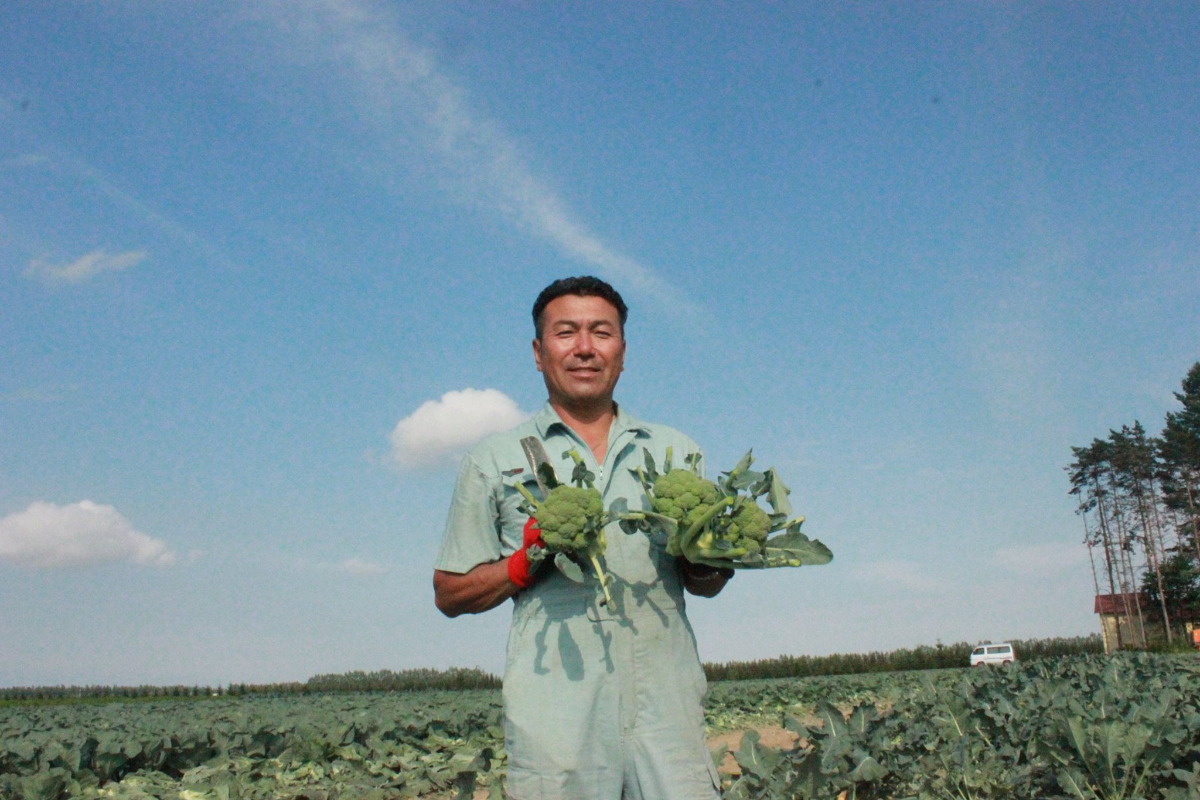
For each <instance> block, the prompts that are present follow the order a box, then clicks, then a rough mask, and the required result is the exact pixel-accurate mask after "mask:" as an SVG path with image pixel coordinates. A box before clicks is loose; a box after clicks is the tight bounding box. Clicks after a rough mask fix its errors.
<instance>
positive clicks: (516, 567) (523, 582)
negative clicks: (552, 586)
mask: <svg viewBox="0 0 1200 800" xmlns="http://www.w3.org/2000/svg"><path fill="white" fill-rule="evenodd" d="M524 534H525V541H524V543H523V544H522V545H521V549H520V550H518V551H517V552H515V553H513V554H512V555H511V556H509V557H508V579H509V580H510V581H512V582H513V583H515V584H516V585H517V586H519V587H521V588H522V589H528V588H529V587H530V586H531V585H533V577H534V573H535V571H536V568H535V567H534V565H533V564H531V563H529V548H530V547H533V546H534V545H535V544H536V545H538V546H540V547H545V546H546V543H545V542H543V541H542V532H541V531H540V530H539V529H538V526H537V520H535V519H534V518H533V517H530V518H529V521H528V522H526V523H525V531H524Z"/></svg>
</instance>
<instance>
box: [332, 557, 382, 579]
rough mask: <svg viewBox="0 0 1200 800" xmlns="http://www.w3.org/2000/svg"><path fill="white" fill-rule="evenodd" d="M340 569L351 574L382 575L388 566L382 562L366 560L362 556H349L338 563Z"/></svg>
mask: <svg viewBox="0 0 1200 800" xmlns="http://www.w3.org/2000/svg"><path fill="white" fill-rule="evenodd" d="M338 569H340V570H341V571H342V572H345V573H347V574H349V575H355V576H364V575H382V574H383V573H385V572H387V567H385V566H383V565H382V564H376V563H374V562H372V561H364V560H363V559H361V558H347V559H346V560H345V561H343V562H342V563H341V564H339V565H338Z"/></svg>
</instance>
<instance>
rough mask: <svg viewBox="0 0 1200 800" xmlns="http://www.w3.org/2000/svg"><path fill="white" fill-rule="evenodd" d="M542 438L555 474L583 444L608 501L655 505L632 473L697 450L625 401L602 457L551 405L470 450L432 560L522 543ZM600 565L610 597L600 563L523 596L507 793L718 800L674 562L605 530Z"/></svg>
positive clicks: (550, 798)
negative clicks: (606, 589)
mask: <svg viewBox="0 0 1200 800" xmlns="http://www.w3.org/2000/svg"><path fill="white" fill-rule="evenodd" d="M526 436H536V437H537V438H539V439H540V440H541V441H542V442H543V444H544V446H545V449H546V453H547V455H548V456H549V458H550V461H551V463H553V465H554V468H555V471H556V472H557V474H558V477H559V480H561V481H563V482H564V483H565V482H568V481H569V480H570V476H571V472H572V470H573V468H574V462H573V461H572V460H571V458H570V457H569V456H566V455H565V453H566V452H567V451H568V450H571V449H574V450H575V451H576V452H578V453H579V454H580V456H582V457H583V459H584V460H585V462H586V463H587V465H588V467H589V468H590V469H591V470H592V472H594V473H595V484H596V488H597V489H598V490H600V492H601V494H602V495H603V496H604V506H605V508H607V507H608V506H609V505H610V504H611V503H612V501H613V500H614V499H616V498H618V497H624V498H626V499H627V501H628V503H629V507H630V508H632V509H641V508H645V507H646V506H647V505H648V503H647V501H646V498H645V493H644V491H643V490H642V487H641V484H640V483H639V482H638V479H637V477H636V476H635V475H634V474H633V473H631V472H630V469H631V468H633V467H637V466H638V465H640V464H643V463H644V455H643V453H642V449H643V448H647V449H649V451H650V452H651V453H652V454H653V456H654V461H655V464H657V465H659V466H660V467H661V465H662V464H663V462H664V459H665V456H666V450H667V448H668V447H671V448H672V454H673V459H674V464H675V465H677V466H681V465H682V464H683V458H684V457H685V456H686V455H688V454H690V453H698V452H699V448H698V446H697V445H696V443H695V442H693V441H692V440H691V439H689V438H688V437H686V436H684V435H683V434H681V433H679V432H678V431H676V430H673V429H671V428H667V427H664V426H661V425H651V424H647V423H645V422H642V421H640V420H637V419H634V418H633V417H631V416H629V415H628V414H626V413H624V412H623V411H622V410H621V409H620V408H619V407H618V408H617V414H616V418H615V419H614V420H613V423H612V427H611V428H610V430H609V435H608V451H607V454H606V455H605V459H604V463H603V464H597V463H596V461H595V458H594V457H593V455H592V452H591V450H590V449H589V448H588V447H587V445H585V444H584V443H583V441H582V440H581V439H580V438H579V437H578V435H577V434H575V432H574V431H572V430H571V429H570V428H569V427H567V426H566V425H565V424H564V423H563V422H562V421H561V420H560V419H559V417H558V414H557V413H555V411H554V409H553V408H551V406H550V405H549V404H548V403H547V404H546V406H545V407H544V408H543V409H542V411H541V412H540V413H538V415H537V416H535V417H534V418H533V419H532V420H530V421H528V422H526V423H524V424H522V425H520V426H518V427H516V428H514V429H513V430H511V431H508V432H506V433H501V434H497V435H495V436H491V437H489V438H488V439H486V440H484V441H483V442H481V443H480V444H479V445H477V446H476V447H475V448H474V449H473V450H472V451H471V452H470V453H469V454H468V455H467V457H466V458H465V459H464V461H463V464H462V468H461V470H460V472H459V476H458V483H457V485H456V487H455V490H454V499H453V501H452V503H451V507H450V515H449V519H448V520H447V522H446V532H445V536H444V538H443V540H442V546H441V550H440V551H439V553H438V557H437V562H436V564H435V567H436V568H437V569H439V570H444V571H447V572H455V573H466V572H469V571H470V570H471V569H472V568H473V567H475V566H477V565H479V564H483V563H488V562H492V561H496V560H498V559H500V558H503V557H505V556H508V555H509V554H511V553H513V552H514V551H515V550H517V549H518V548H519V547H520V546H521V544H522V529H523V527H524V525H525V521H526V520H527V519H528V516H527V515H525V514H522V513H521V512H520V511H519V510H518V506H519V505H520V502H521V497H520V495H519V494H518V492H517V490H516V489H515V488H513V484H514V482H515V481H523V482H524V483H525V485H526V486H527V487H528V488H529V489H530V490H531V491H532V492H533V494H534V495H535V496H537V495H538V494H539V491H538V488H537V482H536V478H535V477H534V475H533V472H532V470H531V469H530V466H529V462H528V461H527V459H526V457H525V454H524V452H523V451H522V449H521V445H520V440H521V439H522V438H524V437H526ZM605 536H606V539H607V549H606V551H605V554H604V558H603V563H604V565H605V567H606V569H607V571H608V573H609V575H610V576H612V584H611V586H610V592H611V594H612V598H613V603H612V607H611V608H610V607H605V606H602V605H600V601H601V600H603V595H602V594H601V592H600V586H599V582H598V581H597V580H596V578H595V577H594V575H593V573H592V570H591V568H590V567H589V568H588V569H586V570H585V576H586V578H585V583H583V584H582V585H581V584H577V583H574V582H572V581H570V580H569V579H567V578H566V577H565V576H563V575H562V574H561V573H560V572H559V571H558V570H557V569H556V568H555V566H554V565H553V563H551V562H550V561H546V562H544V563H543V564H542V566H541V574H539V577H538V580H537V582H535V583H534V584H533V586H531V587H530V588H528V589H525V590H523V591H521V592H520V593H519V594H517V595H516V598H515V600H516V605H515V608H514V610H513V620H512V629H511V631H510V632H509V638H508V656H507V663H506V666H505V670H504V715H505V746H506V749H507V750H508V791H509V794H510V795H511V796H512V797H514V798H518V800H575V799H576V798H581V799H584V798H596V800H618V799H619V798H624V799H625V800H643V798H644V800H659V799H660V798H663V799H666V798H679V799H680V800H685V799H686V800H697V799H698V798H704V800H711V799H712V798H717V797H719V792H718V789H717V787H718V786H719V785H720V784H719V778H718V776H717V772H716V768H715V766H714V765H713V762H712V758H711V756H710V755H709V752H708V748H707V746H706V744H705V739H704V713H703V709H702V706H701V704H702V702H703V699H704V693H705V691H706V684H705V679H704V671H703V669H702V667H701V665H700V659H699V657H698V655H697V652H696V639H695V636H694V634H693V633H692V628H691V625H689V624H688V621H687V617H686V615H685V614H684V599H683V589H682V586H681V584H680V581H679V576H678V572H677V569H676V567H675V563H674V558H673V557H672V556H669V555H667V553H666V552H665V551H664V550H663V548H662V546H661V545H657V544H654V543H652V542H651V540H650V538H649V537H648V536H646V534H644V533H635V534H626V533H624V532H622V531H621V529H620V528H619V527H618V525H617V524H616V523H614V524H612V525H610V526H609V527H608V528H607V529H606V530H605Z"/></svg>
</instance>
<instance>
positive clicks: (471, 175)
mask: <svg viewBox="0 0 1200 800" xmlns="http://www.w3.org/2000/svg"><path fill="white" fill-rule="evenodd" d="M274 19H275V22H276V24H278V25H279V26H280V27H281V28H283V29H284V30H285V31H286V32H287V33H289V34H291V35H292V36H293V37H306V38H318V41H320V39H322V38H323V39H324V41H321V42H320V44H321V45H323V46H324V47H325V48H326V52H328V54H329V59H328V60H329V61H336V62H340V63H341V64H342V65H344V66H345V67H346V72H345V73H344V74H345V75H346V77H347V79H348V84H349V88H350V89H351V92H350V96H352V97H355V98H356V99H357V102H358V103H359V114H360V116H361V117H362V118H363V119H369V120H373V122H374V125H375V127H376V130H377V131H378V132H379V135H380V137H381V143H382V144H383V146H384V147H385V149H388V150H390V151H410V150H411V143H410V142H408V141H407V140H405V139H404V133H403V131H406V130H409V129H410V128H411V125H410V124H409V123H411V122H414V121H415V122H416V123H417V125H418V126H419V128H420V130H421V133H422V135H423V138H424V139H425V146H426V148H427V149H428V150H429V151H430V152H432V153H433V154H434V155H435V156H436V158H437V160H438V162H439V163H440V165H441V168H442V170H443V171H444V172H445V173H446V175H447V176H448V177H451V178H452V179H453V180H455V181H457V182H458V183H459V184H460V185H461V187H462V191H463V193H464V194H463V197H462V198H461V199H462V200H464V201H466V202H468V203H472V204H477V205H481V206H485V207H488V208H490V209H492V210H494V211H497V212H500V213H502V214H504V215H506V216H508V217H509V218H510V219H512V220H513V221H514V222H515V223H516V224H517V225H518V226H519V227H520V228H522V229H524V230H527V231H529V232H530V233H531V234H533V235H534V236H537V237H539V238H541V239H544V240H546V241H547V242H549V243H550V244H551V245H553V246H554V247H556V248H557V249H558V250H559V251H560V252H561V253H563V254H564V255H565V256H567V257H568V258H571V259H573V260H574V261H577V262H579V263H581V264H583V265H585V266H588V267H592V268H594V269H595V271H596V272H597V273H599V274H600V275H602V276H604V277H607V278H610V279H612V280H620V281H622V282H624V283H627V284H629V285H630V286H632V287H633V288H635V289H637V290H640V291H642V292H645V293H647V294H649V295H652V296H655V297H656V298H657V299H659V300H660V302H662V303H663V304H664V306H665V307H667V308H669V309H673V310H676V311H678V312H680V313H681V314H683V315H685V316H686V315H687V314H688V313H689V312H690V311H691V310H693V309H694V304H693V303H692V302H691V301H690V300H688V298H687V297H685V296H684V293H683V292H682V291H681V290H680V289H679V288H677V287H675V286H673V285H671V284H669V283H667V282H666V281H664V280H663V279H662V278H661V277H660V276H659V275H658V274H657V273H656V272H655V271H654V270H652V269H650V268H648V267H646V266H645V265H643V264H641V263H639V262H638V261H636V260H634V259H632V258H629V257H627V256H624V255H621V254H620V253H618V252H616V251H615V250H614V249H613V248H612V247H610V246H609V245H608V244H606V243H605V242H603V241H602V240H601V239H600V237H599V236H597V235H596V234H595V233H593V232H592V231H591V230H589V229H588V228H587V226H586V225H585V224H583V223H582V222H580V221H579V220H578V219H576V218H575V217H574V215H573V214H572V213H571V210H570V209H569V208H568V207H567V205H566V203H564V202H563V200H562V198H561V197H560V196H559V194H558V192H556V191H555V190H554V189H553V188H551V187H550V186H549V185H548V184H547V183H546V182H545V181H544V180H542V179H541V178H539V177H538V176H537V175H535V174H534V172H533V170H532V169H531V168H530V167H529V165H528V163H527V161H526V159H525V158H523V157H522V155H521V153H520V149H519V148H518V147H517V145H516V143H515V142H514V141H513V140H512V138H511V137H509V136H508V135H507V134H506V133H505V132H504V131H503V129H502V128H501V126H500V125H499V124H498V123H497V122H496V121H495V120H493V119H491V118H489V117H488V116H486V115H485V114H483V113H481V112H479V111H478V110H477V109H475V108H473V107H472V104H471V102H470V98H469V95H468V92H467V91H466V90H465V89H464V88H463V87H462V86H461V85H459V83H458V82H456V81H454V80H453V79H452V78H451V77H450V76H448V75H447V74H445V72H443V71H442V69H441V68H440V66H439V64H438V62H437V59H436V58H435V57H434V54H433V53H432V52H430V51H429V50H427V49H425V48H422V47H420V46H418V45H416V44H414V43H413V42H411V41H409V40H408V38H407V37H406V36H405V35H404V34H403V32H402V31H400V30H398V29H397V28H396V26H395V24H394V23H393V22H392V21H391V20H390V19H389V18H388V17H387V16H385V15H383V14H381V13H379V12H378V11H375V10H373V9H371V8H369V7H367V6H366V5H365V4H361V3H358V2H354V0H310V2H308V3H306V4H300V3H288V4H284V5H281V6H277V12H276V14H275V17H274ZM311 45H312V42H309V47H306V48H297V47H295V44H294V42H292V48H291V49H290V50H289V53H291V54H294V53H295V52H297V51H298V50H300V49H304V50H312V49H313V48H312V47H311Z"/></svg>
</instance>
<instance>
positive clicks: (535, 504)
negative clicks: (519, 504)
mask: <svg viewBox="0 0 1200 800" xmlns="http://www.w3.org/2000/svg"><path fill="white" fill-rule="evenodd" d="M513 485H514V486H515V487H516V490H517V491H518V492H520V493H521V496H522V497H524V498H525V500H526V502H528V503H529V505H530V506H531V507H532V508H533V510H534V511H535V512H536V511H537V510H538V509H539V508H541V507H542V504H541V503H539V502H538V499H537V498H536V497H534V496H533V495H532V494H531V493H530V491H529V490H528V489H526V488H525V484H523V483H521V482H520V481H517V482H516V483H515V484H513Z"/></svg>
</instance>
